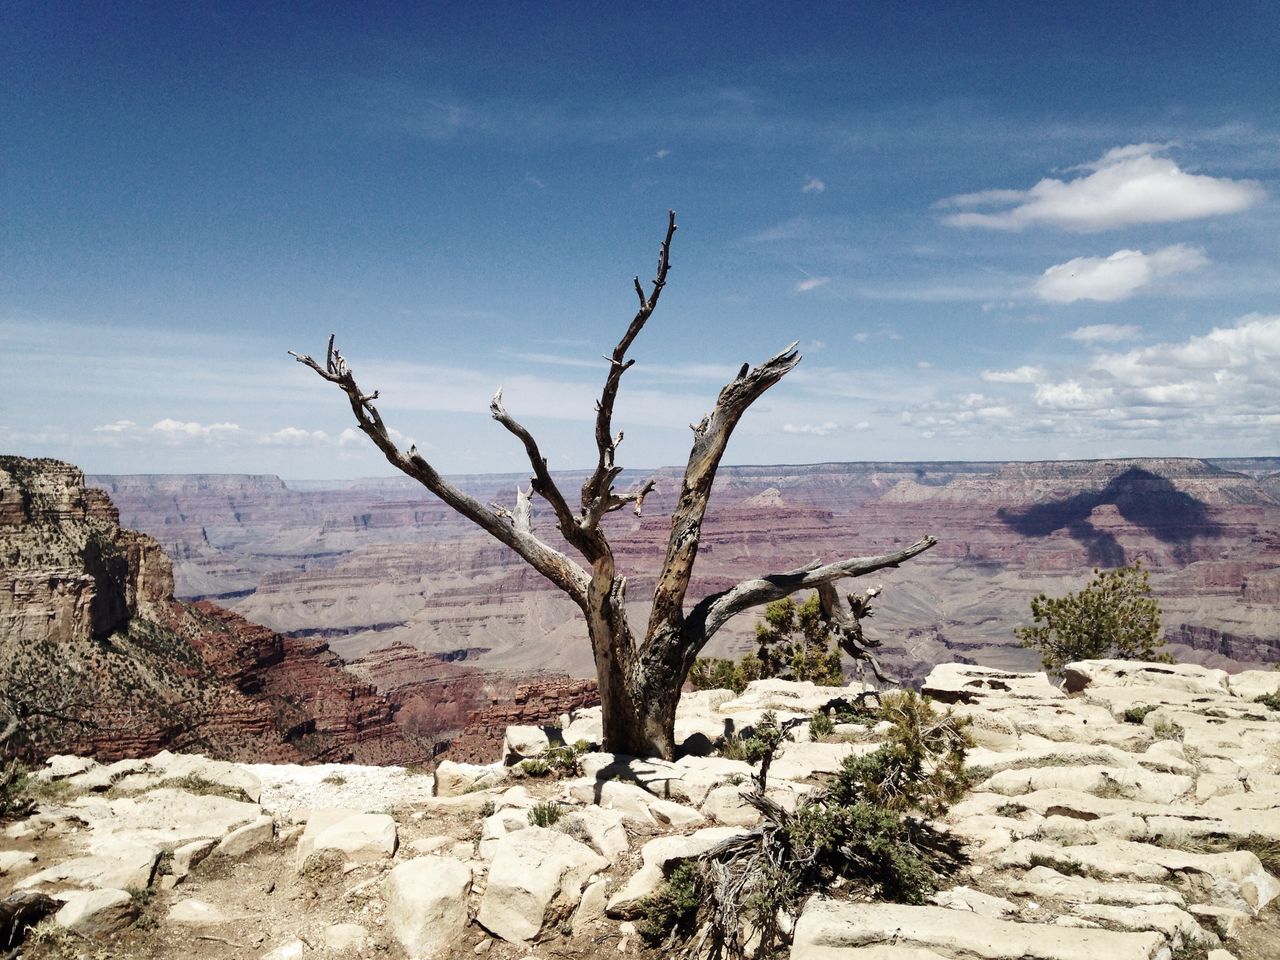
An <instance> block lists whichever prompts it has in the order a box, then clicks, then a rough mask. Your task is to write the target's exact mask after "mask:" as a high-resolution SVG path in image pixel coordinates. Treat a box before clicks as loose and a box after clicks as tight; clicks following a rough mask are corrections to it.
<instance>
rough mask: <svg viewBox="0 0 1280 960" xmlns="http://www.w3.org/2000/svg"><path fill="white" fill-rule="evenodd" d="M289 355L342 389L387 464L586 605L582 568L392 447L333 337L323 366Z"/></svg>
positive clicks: (413, 452)
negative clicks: (421, 486) (419, 484)
mask: <svg viewBox="0 0 1280 960" xmlns="http://www.w3.org/2000/svg"><path fill="white" fill-rule="evenodd" d="M289 355H290V356H292V357H293V358H294V359H295V360H297V361H298V362H299V363H301V364H304V365H305V366H308V367H310V368H311V369H312V370H314V371H315V372H316V373H317V374H319V375H320V376H321V377H323V378H324V379H325V380H328V381H329V382H330V383H336V384H337V385H338V386H339V387H340V388H341V389H342V392H343V393H345V394H346V395H347V400H348V401H349V402H350V404H351V412H352V413H353V414H355V418H356V423H357V424H358V425H359V427H360V429H361V430H363V431H364V433H365V434H366V435H367V436H368V437H369V439H370V440H372V441H373V442H374V444H375V445H376V446H377V447H378V449H379V450H381V451H382V453H383V455H384V456H385V457H386V458H387V462H388V463H390V464H391V465H392V466H393V467H395V468H396V469H397V470H399V471H400V472H401V473H404V474H407V475H408V476H410V477H412V478H413V479H415V480H417V481H418V482H419V483H421V484H422V485H423V486H424V487H426V488H427V489H428V490H430V491H431V492H432V493H433V494H435V495H436V496H437V497H439V498H440V499H441V500H443V501H444V502H445V504H447V505H448V506H449V507H450V508H452V509H453V510H454V511H456V512H457V513H460V514H461V515H462V516H464V517H466V518H467V519H468V520H470V521H471V522H472V523H474V524H475V525H476V526H478V527H480V528H481V529H482V530H484V531H485V532H486V533H488V534H489V535H490V536H492V537H493V538H494V539H495V540H498V541H499V542H501V543H504V544H506V545H507V546H508V547H510V548H511V549H512V550H514V551H515V552H516V553H518V554H519V555H520V557H521V558H522V559H524V561H525V562H526V563H528V564H529V565H530V566H531V567H533V568H534V569H535V570H537V571H538V572H539V573H540V574H542V575H543V576H544V577H546V578H547V579H548V580H550V581H551V582H552V583H554V584H555V585H556V586H557V587H559V588H560V589H561V590H563V591H564V592H565V593H567V594H568V595H569V597H570V598H571V599H572V600H573V601H574V603H576V604H577V605H578V606H579V607H581V608H582V609H584V610H585V609H586V605H587V586H588V584H589V582H590V578H589V577H588V576H587V573H586V571H585V570H583V569H582V567H580V566H579V565H578V564H577V563H575V562H574V561H573V560H571V559H570V558H569V557H567V556H565V555H564V554H563V553H561V552H560V551H558V550H555V549H552V548H551V547H550V546H548V545H547V544H545V543H543V542H542V541H541V540H539V539H538V538H537V537H535V536H534V535H533V534H532V533H531V532H529V531H528V530H522V529H520V525H519V524H518V523H517V522H514V519H515V518H511V522H509V521H508V520H507V519H504V518H503V517H501V516H499V515H498V514H495V513H494V512H493V511H491V510H489V509H488V508H487V507H485V505H484V504H482V503H481V502H480V501H479V500H477V499H475V498H474V497H472V496H471V495H470V494H468V493H464V492H463V491H462V490H459V489H458V488H457V487H455V486H454V485H453V484H451V483H450V482H449V481H448V480H446V479H444V477H442V476H440V474H439V473H438V472H437V471H436V469H435V468H434V467H432V466H431V464H429V463H427V461H426V460H424V459H423V458H422V457H421V456H420V455H419V453H418V449H417V447H410V448H409V449H408V451H402V450H400V448H399V447H397V446H396V444H395V441H394V440H392V439H391V436H390V433H389V432H388V430H387V428H386V425H385V424H384V423H383V422H382V416H381V414H379V413H378V410H377V408H376V407H375V406H374V405H373V401H374V400H375V399H377V397H378V393H377V391H374V392H373V393H370V394H366V393H364V392H362V391H361V390H360V387H359V386H358V385H357V384H356V380H355V375H354V374H353V373H352V371H351V368H350V366H349V365H348V364H347V361H346V360H345V359H344V358H343V356H342V354H341V353H340V352H339V351H338V349H337V348H336V347H335V346H334V338H333V336H332V335H331V336H330V337H329V348H328V351H327V353H326V356H325V364H324V366H323V367H322V366H321V365H320V364H319V363H317V362H316V361H315V360H313V359H312V358H311V357H309V356H307V355H305V354H298V353H294V352H293V351H292V350H290V351H289ZM517 509H519V505H518V503H517Z"/></svg>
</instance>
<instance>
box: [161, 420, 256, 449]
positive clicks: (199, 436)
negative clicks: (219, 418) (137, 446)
mask: <svg viewBox="0 0 1280 960" xmlns="http://www.w3.org/2000/svg"><path fill="white" fill-rule="evenodd" d="M149 430H150V432H151V433H152V434H154V435H155V436H158V437H160V438H162V439H164V440H168V441H171V442H175V443H184V442H187V441H192V440H218V439H226V438H230V437H234V436H235V435H236V434H238V433H240V425H239V424H236V423H210V424H207V425H206V424H203V423H197V422H196V421H194V420H186V421H184V420H174V419H172V418H169V417H166V418H165V419H163V420H159V421H157V422H156V423H153V424H152V425H151V427H150V428H149Z"/></svg>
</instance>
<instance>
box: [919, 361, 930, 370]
mask: <svg viewBox="0 0 1280 960" xmlns="http://www.w3.org/2000/svg"><path fill="white" fill-rule="evenodd" d="M916 367H917V369H920V370H932V369H933V364H932V363H930V362H929V361H928V360H917V361H916Z"/></svg>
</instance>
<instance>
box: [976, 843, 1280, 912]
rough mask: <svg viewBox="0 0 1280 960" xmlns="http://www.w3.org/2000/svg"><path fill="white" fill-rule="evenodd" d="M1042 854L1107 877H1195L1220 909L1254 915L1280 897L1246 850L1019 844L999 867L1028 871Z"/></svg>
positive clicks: (1279, 885)
mask: <svg viewBox="0 0 1280 960" xmlns="http://www.w3.org/2000/svg"><path fill="white" fill-rule="evenodd" d="M1037 855H1039V856H1041V857H1047V858H1049V859H1050V860H1055V859H1056V860H1074V861H1076V862H1077V863H1080V864H1082V865H1083V866H1085V867H1088V868H1090V869H1091V870H1092V871H1094V872H1095V873H1096V874H1099V875H1102V876H1107V877H1131V878H1134V879H1138V880H1169V879H1171V878H1173V877H1174V876H1180V877H1193V878H1194V880H1195V882H1196V884H1197V885H1198V886H1199V887H1200V888H1201V889H1202V890H1203V891H1204V895H1206V896H1207V897H1209V898H1210V899H1211V900H1212V901H1213V902H1214V903H1216V904H1217V905H1218V906H1224V907H1235V908H1237V909H1242V910H1243V909H1248V910H1250V911H1251V912H1253V913H1254V914H1256V913H1257V912H1258V911H1260V910H1261V909H1262V908H1263V907H1265V906H1266V905H1267V904H1268V903H1270V902H1271V901H1272V900H1273V899H1275V897H1276V896H1277V895H1278V894H1280V881H1277V880H1276V879H1275V878H1274V877H1272V876H1271V875H1270V874H1269V873H1267V872H1266V870H1264V869H1263V867H1262V863H1261V861H1259V860H1258V858H1257V856H1255V855H1254V854H1252V853H1250V852H1248V851H1246V850H1237V851H1234V852H1231V853H1188V852H1187V851H1184V850H1170V849H1166V848H1165V847H1158V846H1156V845H1155V844H1150V843H1132V842H1129V841H1125V840H1100V841H1098V842H1097V843H1088V844H1075V845H1072V846H1067V847H1058V846H1053V845H1051V844H1047V843H1041V842H1039V841H1036V840H1019V841H1017V842H1016V843H1013V844H1011V845H1010V846H1009V847H1008V848H1007V849H1006V850H1004V851H1003V852H1002V853H1001V854H1000V856H999V857H998V859H997V865H998V866H1003V867H1009V866H1023V867H1027V866H1030V865H1031V858H1032V857H1035V856H1037Z"/></svg>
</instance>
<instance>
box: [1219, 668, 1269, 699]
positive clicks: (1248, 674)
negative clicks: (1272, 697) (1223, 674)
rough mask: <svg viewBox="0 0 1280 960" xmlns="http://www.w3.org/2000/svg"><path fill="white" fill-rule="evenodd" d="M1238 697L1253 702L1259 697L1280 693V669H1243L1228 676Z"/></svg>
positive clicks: (1232, 690)
mask: <svg viewBox="0 0 1280 960" xmlns="http://www.w3.org/2000/svg"><path fill="white" fill-rule="evenodd" d="M1227 685H1228V686H1229V687H1230V688H1231V692H1232V693H1234V694H1235V695H1236V696H1237V697H1242V698H1243V699H1245V700H1248V701H1249V702H1250V703H1252V702H1253V701H1254V700H1256V699H1257V698H1258V697H1261V696H1265V695H1267V694H1273V693H1280V670H1242V671H1240V672H1239V673H1237V674H1233V675H1232V676H1230V677H1228V678H1227Z"/></svg>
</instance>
